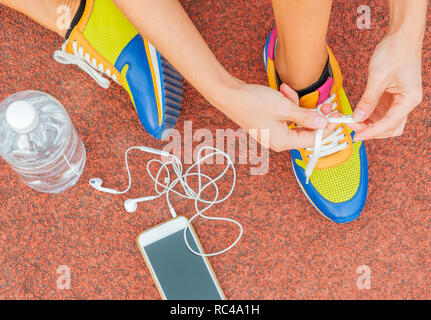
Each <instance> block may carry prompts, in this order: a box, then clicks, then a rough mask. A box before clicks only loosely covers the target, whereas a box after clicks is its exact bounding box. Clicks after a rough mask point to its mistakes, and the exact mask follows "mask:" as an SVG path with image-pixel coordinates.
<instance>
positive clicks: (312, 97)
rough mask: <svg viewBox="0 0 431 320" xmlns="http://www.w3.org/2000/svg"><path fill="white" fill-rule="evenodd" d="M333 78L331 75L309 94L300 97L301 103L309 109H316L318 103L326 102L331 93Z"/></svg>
mask: <svg viewBox="0 0 431 320" xmlns="http://www.w3.org/2000/svg"><path fill="white" fill-rule="evenodd" d="M333 82H334V81H333V80H332V78H331V77H329V78H328V79H327V80H326V81H325V83H324V84H323V85H322V86H321V87H320V88H318V89H317V90H316V91H313V92H311V93H309V94H306V95H304V96H302V97H301V99H299V105H300V106H301V107H303V108H307V109H316V108H317V106H318V105H320V104H322V103H324V102H325V101H326V100H327V99H328V98H329V95H330V94H331V88H332V84H333Z"/></svg>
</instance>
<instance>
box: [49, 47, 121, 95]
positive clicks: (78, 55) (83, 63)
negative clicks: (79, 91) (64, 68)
mask: <svg viewBox="0 0 431 320" xmlns="http://www.w3.org/2000/svg"><path fill="white" fill-rule="evenodd" d="M68 42H69V40H66V42H65V43H63V45H62V46H61V50H57V51H55V52H54V59H55V61H57V62H59V63H62V64H74V65H77V66H78V67H79V68H81V69H82V70H83V71H85V72H86V73H87V74H88V75H89V76H90V77H92V78H93V79H94V80H95V81H96V82H97V83H98V84H99V85H100V86H101V87H103V88H105V89H108V88H109V80H108V79H106V78H105V77H104V76H103V74H104V73H105V74H106V75H107V76H109V77H111V78H112V79H113V80H114V81H115V82H117V77H116V75H115V74H112V75H111V70H110V69H109V68H108V69H106V70H105V68H104V66H103V63H100V64H99V65H97V60H96V58H93V60H91V58H90V54H89V53H86V54H85V55H84V48H83V47H79V49H78V45H77V43H76V41H73V43H72V47H73V54H71V53H69V52H67V51H66V45H67V44H68Z"/></svg>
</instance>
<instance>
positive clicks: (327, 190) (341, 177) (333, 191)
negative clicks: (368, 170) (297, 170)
mask: <svg viewBox="0 0 431 320" xmlns="http://www.w3.org/2000/svg"><path fill="white" fill-rule="evenodd" d="M361 145H362V142H356V143H355V144H354V145H353V152H352V156H351V157H350V158H349V160H347V161H346V162H344V163H343V164H341V165H339V166H336V167H332V168H329V169H323V170H318V169H316V170H314V171H313V174H312V175H311V177H310V183H311V184H312V185H313V186H314V187H315V188H316V190H317V191H318V192H319V193H320V194H321V195H322V196H323V197H324V198H325V199H326V200H328V201H331V202H334V203H340V202H345V201H348V200H350V199H351V198H352V197H353V196H354V195H355V194H356V192H357V190H358V188H359V182H360V177H361V160H360V157H359V149H360V147H361ZM296 164H297V165H299V166H300V167H301V168H303V169H305V165H304V161H302V160H296Z"/></svg>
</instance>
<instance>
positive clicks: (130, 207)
mask: <svg viewBox="0 0 431 320" xmlns="http://www.w3.org/2000/svg"><path fill="white" fill-rule="evenodd" d="M156 198H157V197H155V196H149V197H142V198H136V199H127V200H126V201H124V209H126V211H127V212H135V211H136V209H138V202H144V201H151V200H154V199H156Z"/></svg>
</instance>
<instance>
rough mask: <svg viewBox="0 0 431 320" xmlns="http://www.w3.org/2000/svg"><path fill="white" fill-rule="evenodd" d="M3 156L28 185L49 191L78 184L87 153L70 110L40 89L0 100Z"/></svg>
mask: <svg viewBox="0 0 431 320" xmlns="http://www.w3.org/2000/svg"><path fill="white" fill-rule="evenodd" d="M0 155H1V156H2V157H3V159H5V160H6V162H7V163H9V165H10V166H11V167H12V168H13V169H14V170H15V171H16V172H17V173H18V175H19V176H20V178H21V180H22V181H23V182H24V183H25V184H26V185H28V186H29V187H31V188H33V189H35V190H37V191H41V192H47V193H58V192H61V191H64V190H66V189H68V188H70V187H72V186H73V185H75V183H76V182H77V181H78V179H79V177H80V175H81V173H82V172H83V170H84V166H85V156H86V155H85V147H84V145H83V143H82V141H81V139H80V138H79V136H78V134H77V133H76V130H75V127H74V126H73V124H72V122H71V121H70V118H69V116H68V114H67V112H66V110H65V109H64V108H63V106H62V105H61V104H60V103H59V102H58V101H57V100H56V99H54V98H53V97H52V96H50V95H48V94H45V93H43V92H39V91H22V92H18V93H15V94H13V95H12V96H10V97H9V98H7V99H6V100H4V101H3V102H2V103H0ZM6 183H7V182H6Z"/></svg>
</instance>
